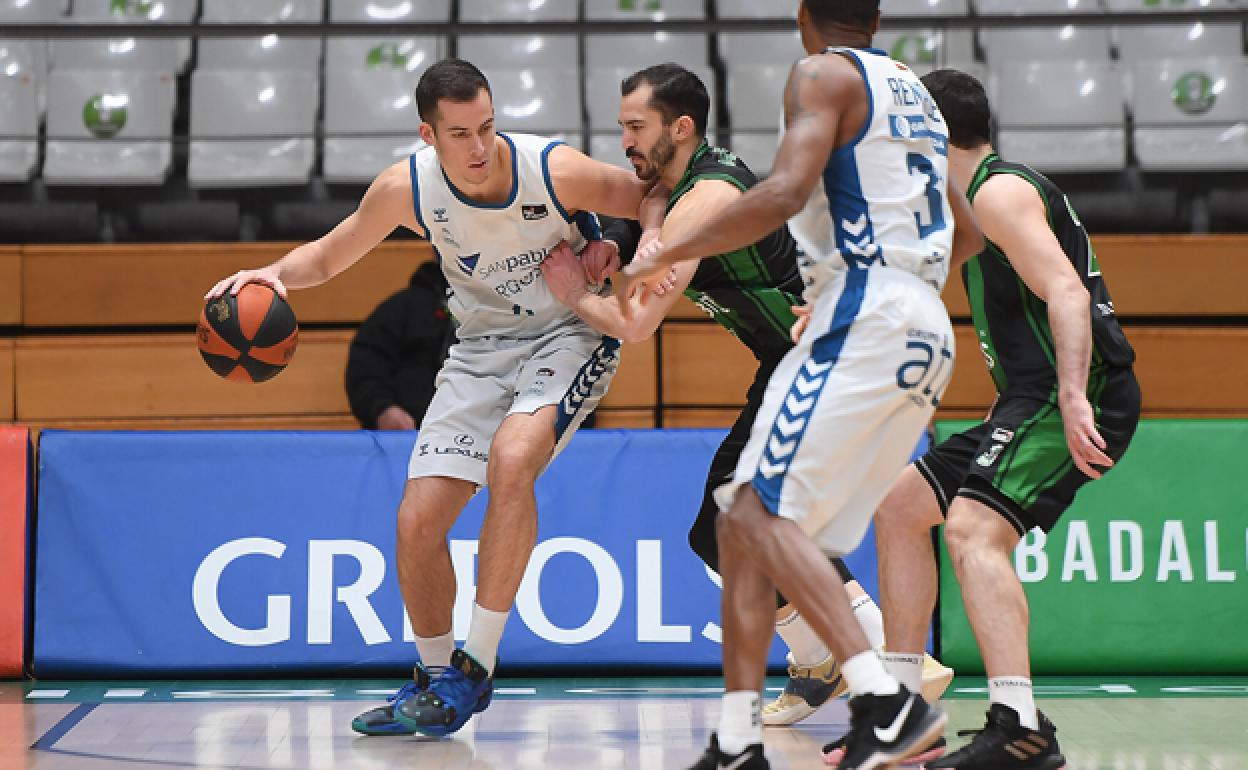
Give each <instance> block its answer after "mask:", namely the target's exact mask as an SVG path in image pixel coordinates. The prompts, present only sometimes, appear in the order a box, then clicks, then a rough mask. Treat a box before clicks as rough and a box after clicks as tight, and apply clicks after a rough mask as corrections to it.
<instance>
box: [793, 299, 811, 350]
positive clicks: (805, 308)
mask: <svg viewBox="0 0 1248 770" xmlns="http://www.w3.org/2000/svg"><path fill="white" fill-rule="evenodd" d="M792 309H793V315H795V316H797V321H796V322H795V323H794V324H793V326H792V328H790V329H789V336H790V337H792V338H793V344H794V345H796V344H797V342H798V340H800V339H801V338H802V335H803V334H805V333H806V327H807V326H810V305H794V306H793V308H792Z"/></svg>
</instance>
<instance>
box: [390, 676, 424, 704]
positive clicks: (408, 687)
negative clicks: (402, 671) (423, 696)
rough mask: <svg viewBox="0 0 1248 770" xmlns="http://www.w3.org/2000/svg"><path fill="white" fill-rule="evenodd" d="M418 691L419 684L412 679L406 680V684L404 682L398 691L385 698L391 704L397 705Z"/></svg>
mask: <svg viewBox="0 0 1248 770" xmlns="http://www.w3.org/2000/svg"><path fill="white" fill-rule="evenodd" d="M419 692H420V685H418V684H416V682H414V681H412V682H407V683H406V684H404V685H403V686H402V687H400V688H399V690H398V692H396V693H395V694H394V695H391V696H390V697H389V698H387V699H386V700H388V701H389V702H390V703H391V704H393V705H398V704H399V703H402V702H403V701H405V700H407V699H408V698H410V697H412V696H413V695H416V694H417V693H419Z"/></svg>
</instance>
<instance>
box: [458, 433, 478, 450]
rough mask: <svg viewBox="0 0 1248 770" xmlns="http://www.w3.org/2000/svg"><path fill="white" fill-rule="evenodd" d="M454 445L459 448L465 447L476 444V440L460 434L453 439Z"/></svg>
mask: <svg viewBox="0 0 1248 770" xmlns="http://www.w3.org/2000/svg"><path fill="white" fill-rule="evenodd" d="M455 443H456V444H458V445H459V446H465V447H467V446H472V445H473V444H475V443H477V440H476V439H475V438H473V437H472V436H469V435H468V434H467V433H461V434H459V435H458V436H456V437H455Z"/></svg>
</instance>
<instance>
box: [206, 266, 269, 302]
mask: <svg viewBox="0 0 1248 770" xmlns="http://www.w3.org/2000/svg"><path fill="white" fill-rule="evenodd" d="M249 283H260V284H264V285H265V286H268V287H269V288H270V289H272V290H273V291H275V292H277V296H279V297H281V298H282V299H286V285H285V284H283V283H282V279H281V278H279V277H278V270H277V268H276V267H273V266H272V265H270V266H269V267H262V268H260V269H259V270H239V271H238V272H237V273H235V274H234V275H231V276H230V277H229V278H226V279H224V280H221V281H218V282H217V285H216V286H213V287H212V288H211V289H209V290H208V293H207V294H205V295H204V299H205V300H209V299H216V298H217V297H220V296H221V295H222V294H225V293H226V292H227V291H228V292H229V293H230V294H238V292H239V290H240V289H242V288H243V287H244V286H246V285H247V284H249Z"/></svg>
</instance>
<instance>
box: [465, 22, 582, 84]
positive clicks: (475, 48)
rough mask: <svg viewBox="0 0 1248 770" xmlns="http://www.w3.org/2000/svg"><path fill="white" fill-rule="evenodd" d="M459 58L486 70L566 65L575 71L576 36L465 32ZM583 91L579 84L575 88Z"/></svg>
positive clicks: (565, 66)
mask: <svg viewBox="0 0 1248 770" xmlns="http://www.w3.org/2000/svg"><path fill="white" fill-rule="evenodd" d="M459 58H461V59H467V60H468V61H470V62H472V63H473V64H475V65H477V66H478V67H480V68H481V69H482V70H486V69H490V68H493V69H501V68H503V67H541V68H552V69H554V68H564V69H569V70H570V71H572V72H574V73H575V70H576V61H577V59H578V57H577V52H576V37H575V36H573V35H462V36H460V38H459ZM573 90H574V91H575V92H576V93H580V87H579V86H578V87H577V88H575V89H573Z"/></svg>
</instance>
